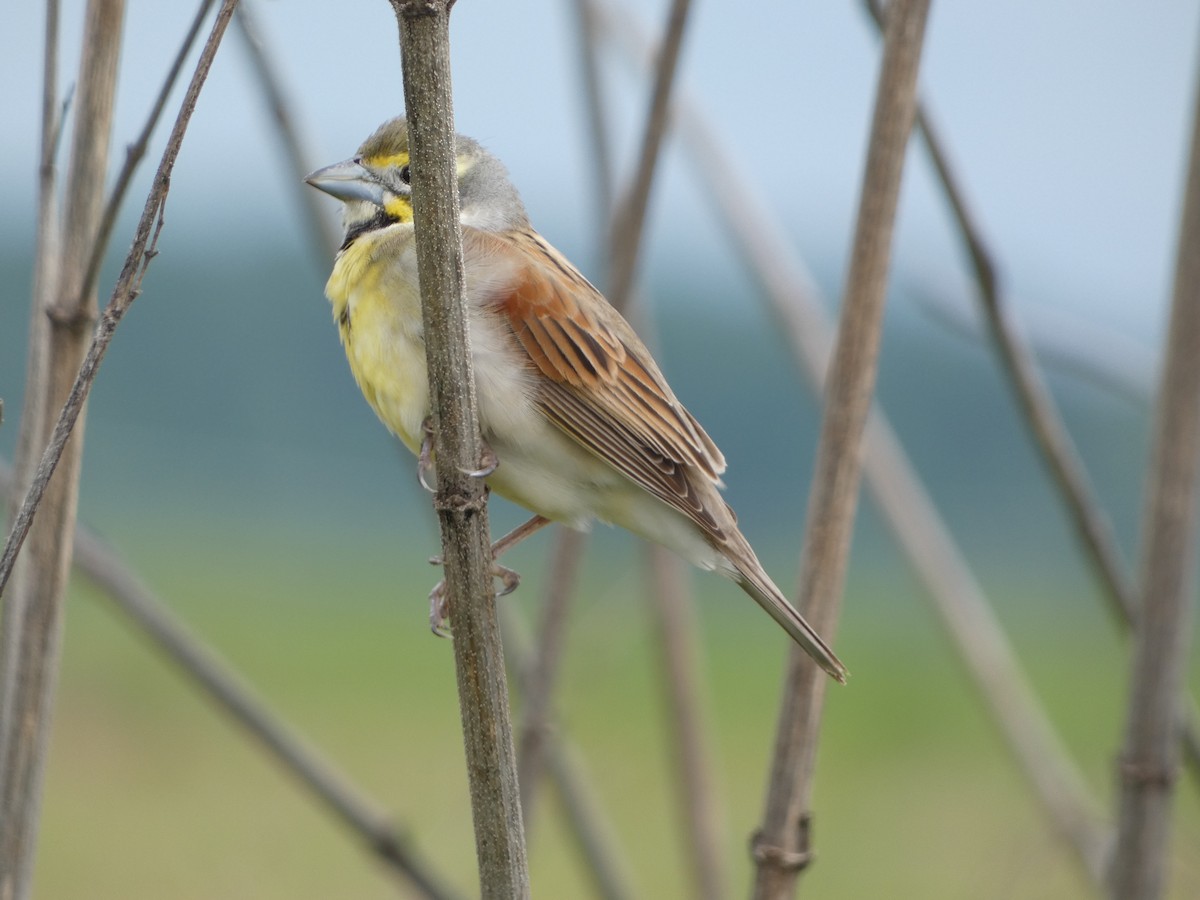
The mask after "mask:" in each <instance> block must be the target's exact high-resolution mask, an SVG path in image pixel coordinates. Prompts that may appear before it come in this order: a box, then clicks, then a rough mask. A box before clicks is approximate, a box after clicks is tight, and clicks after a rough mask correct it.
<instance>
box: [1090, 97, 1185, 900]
mask: <svg viewBox="0 0 1200 900" xmlns="http://www.w3.org/2000/svg"><path fill="white" fill-rule="evenodd" d="M1195 91H1196V95H1195V104H1196V106H1195V109H1194V110H1193V113H1192V146H1191V152H1190V154H1189V158H1188V168H1187V171H1188V178H1187V191H1186V195H1185V197H1184V203H1183V218H1182V221H1181V223H1180V225H1179V244H1178V248H1177V251H1176V253H1177V257H1176V262H1175V287H1174V297H1173V300H1172V303H1171V321H1170V327H1169V330H1168V332H1167V339H1166V354H1165V364H1164V368H1163V373H1162V383H1161V387H1160V389H1159V398H1158V409H1157V420H1156V424H1155V434H1154V446H1153V452H1152V454H1151V462H1150V472H1149V476H1148V478H1147V487H1146V499H1145V513H1144V524H1143V532H1142V533H1143V538H1142V542H1143V545H1142V570H1141V594H1142V602H1141V608H1140V615H1139V616H1138V624H1137V627H1136V629H1135V640H1134V657H1133V669H1132V675H1131V684H1130V692H1129V693H1130V696H1129V709H1128V713H1127V718H1126V723H1125V739H1124V747H1123V749H1122V752H1121V758H1120V762H1119V765H1118V771H1117V778H1118V783H1119V789H1120V798H1119V803H1118V821H1117V846H1116V850H1115V851H1114V854H1113V867H1112V882H1111V884H1110V896H1112V897H1114V898H1125V897H1137V898H1154V897H1159V896H1162V894H1163V893H1164V891H1165V889H1166V885H1167V861H1168V855H1167V850H1168V846H1169V836H1170V821H1171V819H1170V812H1171V804H1172V800H1173V798H1174V785H1175V779H1176V776H1177V773H1178V769H1179V731H1178V724H1179V710H1180V704H1181V702H1182V699H1183V696H1182V688H1183V677H1184V672H1185V671H1186V664H1187V649H1188V637H1189V634H1190V615H1189V613H1190V606H1191V603H1192V590H1193V585H1194V575H1195V553H1196V550H1195V530H1196V467H1197V462H1198V458H1200V353H1197V352H1196V348H1197V347H1200V81H1198V82H1197V85H1196V88H1195Z"/></svg>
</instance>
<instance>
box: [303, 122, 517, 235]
mask: <svg viewBox="0 0 1200 900" xmlns="http://www.w3.org/2000/svg"><path fill="white" fill-rule="evenodd" d="M454 146H455V158H456V160H457V169H458V202H459V212H460V218H461V221H462V223H463V224H464V225H469V226H471V227H474V228H479V229H482V230H484V231H505V230H509V229H513V228H518V227H521V226H523V225H525V224H527V223H528V219H527V218H526V215H525V207H524V206H523V205H522V203H521V198H520V196H519V195H518V194H517V191H516V188H514V187H513V186H512V182H511V181H509V178H508V172H507V171H506V170H505V168H504V164H503V163H501V162H500V160H498V159H496V157H494V156H492V155H491V154H490V153H488V152H487V151H486V150H484V149H483V147H482V146H481V145H480V144H479V143H478V142H477V141H474V140H472V139H471V138H469V137H464V136H463V135H455V138H454ZM304 180H305V181H306V182H308V183H309V184H311V185H312V186H313V187H315V188H317V189H318V190H321V191H324V192H325V193H327V194H330V195H331V196H334V197H336V198H337V199H339V200H341V201H342V204H343V220H344V223H345V226H346V242H347V243H349V242H350V241H352V240H353V239H354V238H355V237H357V236H358V235H360V234H363V233H365V232H367V231H372V230H374V229H377V228H385V227H387V226H389V225H393V224H396V223H411V222H412V220H413V212H412V170H411V168H410V161H409V146H408V123H407V122H406V121H405V120H404V119H403V118H395V119H391V120H390V121H387V122H384V123H383V124H382V125H381V126H379V128H378V129H377V130H376V131H375V133H374V134H372V135H371V136H370V137H369V138H367V139H366V140H365V141H364V142H363V144H362V146H361V147H359V148H358V153H356V154H355V155H354V156H353V157H352V158H350V159H347V160H344V161H343V162H339V163H334V164H333V165H332V166H326V167H325V168H323V169H318V170H317V171H315V172H313V173H312V174H311V175H309V176H308V177H307V178H305V179H304Z"/></svg>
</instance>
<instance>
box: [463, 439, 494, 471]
mask: <svg viewBox="0 0 1200 900" xmlns="http://www.w3.org/2000/svg"><path fill="white" fill-rule="evenodd" d="M499 467H500V459H499V457H497V456H496V451H495V450H493V449H492V448H491V447H489V446H488V445H487V443H486V442H484V443H483V444H482V446H481V448H480V451H479V468H478V469H474V470H472V469H461V470H460V471H461V472H462V473H463V474H464V475H469V476H470V477H471V478H487V477H488V476H489V475H491V474H492V473H493V472H495V471H496V469H498V468H499Z"/></svg>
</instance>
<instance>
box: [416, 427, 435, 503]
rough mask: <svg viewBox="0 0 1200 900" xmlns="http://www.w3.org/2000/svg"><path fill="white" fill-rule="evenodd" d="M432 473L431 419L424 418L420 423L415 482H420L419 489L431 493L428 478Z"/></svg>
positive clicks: (431, 489)
mask: <svg viewBox="0 0 1200 900" xmlns="http://www.w3.org/2000/svg"><path fill="white" fill-rule="evenodd" d="M432 471H433V419H432V417H430V416H426V417H425V421H423V422H422V423H421V452H420V453H418V454H417V480H418V481H419V482H421V487H423V488H425V490H427V491H429V493H431V494H432V493H433V488H432V487H431V486H430V484H429V479H428V477H426V476H428V475H429V473H430V472H432Z"/></svg>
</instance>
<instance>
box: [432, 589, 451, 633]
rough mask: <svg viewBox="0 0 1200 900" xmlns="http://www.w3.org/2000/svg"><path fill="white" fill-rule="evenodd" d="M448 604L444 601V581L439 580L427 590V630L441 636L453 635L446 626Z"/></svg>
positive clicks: (448, 612) (448, 614) (448, 616)
mask: <svg viewBox="0 0 1200 900" xmlns="http://www.w3.org/2000/svg"><path fill="white" fill-rule="evenodd" d="M449 605H450V604H449V603H447V602H446V582H445V580H442V581H439V582H438V583H437V584H435V585H434V586H433V590H432V591H430V592H429V630H430V631H432V632H433V633H434V634H435V635H437V636H438V637H441V638H448V637H453V634H451V632H450V629H448V628H447V627H446V622H447V621H448V620H449V618H450V611H449Z"/></svg>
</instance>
